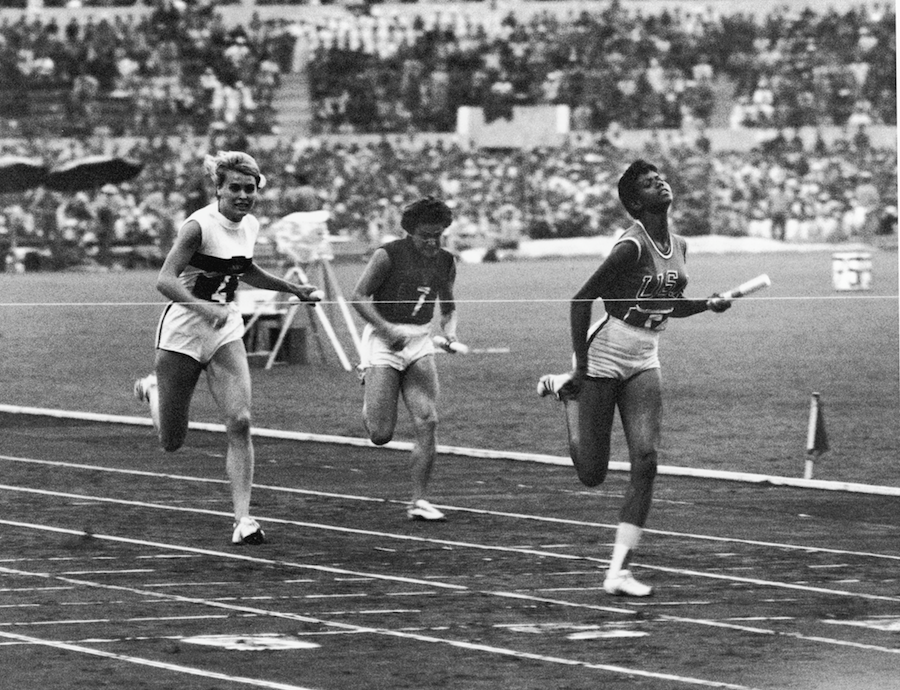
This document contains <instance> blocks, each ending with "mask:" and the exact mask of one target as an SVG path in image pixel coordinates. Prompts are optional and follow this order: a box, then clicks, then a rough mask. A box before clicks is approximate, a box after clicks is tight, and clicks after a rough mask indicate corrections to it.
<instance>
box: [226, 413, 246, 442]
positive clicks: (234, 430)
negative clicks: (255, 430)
mask: <svg viewBox="0 0 900 690" xmlns="http://www.w3.org/2000/svg"><path fill="white" fill-rule="evenodd" d="M251 425H252V420H251V417H250V411H249V410H243V411H241V412H238V413H237V414H233V415H230V416H229V417H228V419H227V420H226V422H225V428H226V429H227V430H228V433H229V434H234V435H237V436H249V435H250V427H251Z"/></svg>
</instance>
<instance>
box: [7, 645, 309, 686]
mask: <svg viewBox="0 0 900 690" xmlns="http://www.w3.org/2000/svg"><path fill="white" fill-rule="evenodd" d="M0 637H5V638H6V639H9V640H16V641H18V642H27V643H29V644H34V645H41V646H44V647H53V648H55V649H63V650H65V651H67V652H78V653H79V654H89V655H90V656H99V657H102V658H104V659H113V660H115V661H124V662H126V663H129V664H137V665H138V666H150V667H151V668H158V669H162V670H164V671H174V672H176V673H183V674H186V675H189V676H200V677H202V678H211V679H215V680H221V681H226V682H229V683H240V684H242V685H250V686H253V687H257V688H270V689H271V690H309V688H307V687H305V686H300V685H288V684H287V683H275V682H273V681H268V680H261V679H259V678H247V677H245V676H232V675H228V674H227V673H218V672H216V671H206V670H204V669H199V668H192V667H190V666H181V665H179V664H170V663H166V662H162V661H153V660H152V659H141V658H139V657H136V656H127V655H125V654H115V653H113V652H104V651H103V650H102V649H94V648H92V647H84V646H82V645H77V644H70V643H68V642H57V641H54V640H42V639H41V638H39V637H29V636H28V635H19V634H16V633H10V632H2V631H0Z"/></svg>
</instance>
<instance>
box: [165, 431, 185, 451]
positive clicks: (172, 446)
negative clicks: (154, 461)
mask: <svg viewBox="0 0 900 690" xmlns="http://www.w3.org/2000/svg"><path fill="white" fill-rule="evenodd" d="M184 439H185V436H184V435H181V436H174V437H172V436H169V437H165V436H160V437H159V445H160V447H161V448H162V449H163V450H164V451H166V452H167V453H174V452H175V451H176V450H179V449H180V448H181V447H182V446H183V445H184Z"/></svg>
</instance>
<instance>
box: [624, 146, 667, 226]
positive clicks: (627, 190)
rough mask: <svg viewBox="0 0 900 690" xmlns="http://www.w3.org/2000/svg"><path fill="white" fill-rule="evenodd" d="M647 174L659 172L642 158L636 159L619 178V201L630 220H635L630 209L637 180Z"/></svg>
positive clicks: (635, 196) (636, 193)
mask: <svg viewBox="0 0 900 690" xmlns="http://www.w3.org/2000/svg"><path fill="white" fill-rule="evenodd" d="M648 172H659V170H658V168H657V167H656V166H655V165H653V163H648V162H647V161H645V160H644V159H643V158H638V159H637V160H636V161H635V162H634V163H632V164H631V165H629V166H628V170H626V171H625V172H624V173H623V174H622V177H620V178H619V201H621V202H622V205H623V206H624V207H625V210H626V211H628V215H629V216H631V217H632V218H637V216H636V215H635V214H634V212H633V211H632V210H631V207H632V206H633V204H634V203H635V201H636V200H637V196H638V188H637V181H638V178H639V177H640V176H641V175H646V174H647V173H648Z"/></svg>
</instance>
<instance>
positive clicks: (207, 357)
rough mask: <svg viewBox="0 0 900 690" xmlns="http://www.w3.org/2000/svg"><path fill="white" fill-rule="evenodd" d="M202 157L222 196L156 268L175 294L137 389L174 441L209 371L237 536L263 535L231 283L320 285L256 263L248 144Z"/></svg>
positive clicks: (181, 435) (306, 290) (163, 285)
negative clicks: (254, 502)
mask: <svg viewBox="0 0 900 690" xmlns="http://www.w3.org/2000/svg"><path fill="white" fill-rule="evenodd" d="M205 166H206V171H207V173H208V174H209V175H210V177H211V178H212V180H213V182H214V183H215V186H216V200H215V201H214V202H213V203H211V204H210V205H209V206H206V207H204V208H201V209H200V210H198V211H195V212H194V213H192V214H191V215H190V216H189V217H188V218H187V219H186V220H185V222H184V224H183V225H182V226H181V228H180V229H179V231H178V235H177V236H176V238H175V243H174V245H173V246H172V249H171V250H170V251H169V253H168V255H167V256H166V259H165V262H164V263H163V266H162V268H161V269H160V272H159V277H158V278H157V282H156V287H157V289H158V290H159V291H160V292H161V293H162V294H163V295H164V296H166V297H167V298H168V299H170V300H172V302H171V303H170V304H169V305H168V306H167V307H166V308H165V311H164V312H163V315H162V317H161V318H160V321H159V327H158V329H157V337H156V366H155V371H154V373H153V374H150V375H149V376H147V377H144V378H142V379H139V380H138V381H136V382H135V385H134V393H135V396H136V397H137V398H139V399H140V400H143V401H144V402H147V403H149V404H150V414H151V416H152V418H153V423H154V426H155V427H156V430H157V433H158V434H159V440H160V444H161V445H162V447H163V448H164V449H165V450H167V451H175V450H178V449H179V448H181V446H182V444H183V443H184V440H185V437H186V435H187V429H188V419H189V413H190V404H191V398H192V396H193V394H194V389H195V387H196V385H197V381H198V380H199V378H200V374H201V372H204V371H205V372H206V378H207V382H208V384H209V388H210V391H211V392H212V395H213V398H214V399H215V400H216V403H217V404H218V406H219V409H220V410H221V412H222V415H223V416H224V418H225V428H226V433H227V437H228V452H227V455H226V466H227V471H228V476H229V478H230V479H231V493H232V502H233V506H234V525H233V529H232V543H234V544H261V543H263V542H264V541H265V535H264V534H263V531H262V529H261V528H260V526H259V523H257V522H256V520H254V519H253V518H252V517H251V516H250V489H251V486H252V483H253V464H254V453H253V441H252V439H251V436H250V422H251V420H250V369H249V367H248V365H247V352H246V350H245V349H244V342H243V335H244V321H243V317H242V316H241V313H240V311H239V310H238V308H237V306H236V304H235V302H234V298H235V290H236V289H237V286H238V280H239V279H240V280H243V281H244V282H246V283H247V284H248V285H252V286H253V287H257V288H262V289H266V290H276V291H278V292H286V293H290V294H292V295H296V296H297V297H298V298H300V299H301V300H304V301H314V300H311V299H310V295H311V293H312V292H313V291H314V290H315V289H316V288H315V286H313V285H297V284H294V283H290V282H288V281H286V280H283V279H281V278H279V277H277V276H275V275H272V274H271V273H269V272H267V271H264V270H263V269H261V268H260V267H259V266H257V265H256V264H254V263H253V245H254V243H255V242H256V236H257V234H258V233H259V221H258V220H257V219H256V218H255V217H254V216H252V215H250V211H251V210H252V209H253V205H254V203H255V202H256V195H257V192H258V190H259V187H260V186H261V184H262V180H263V178H262V175H261V174H260V171H259V166H258V165H257V163H256V161H255V160H254V159H253V158H252V157H251V156H249V155H248V154H246V153H243V152H240V151H226V152H219V153H218V154H216V155H215V156H208V157H207V158H206V161H205Z"/></svg>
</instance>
